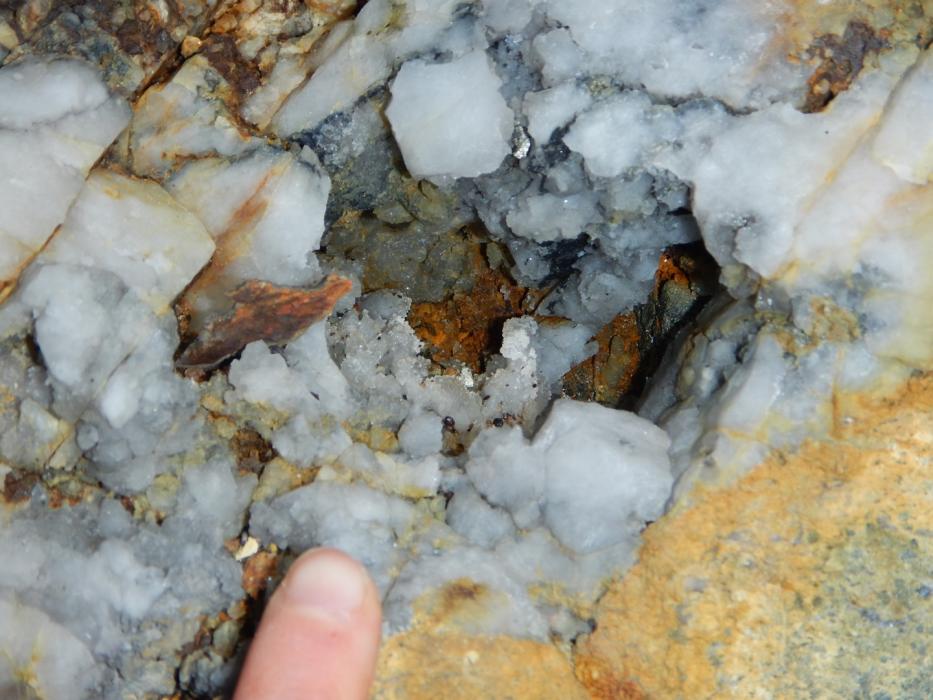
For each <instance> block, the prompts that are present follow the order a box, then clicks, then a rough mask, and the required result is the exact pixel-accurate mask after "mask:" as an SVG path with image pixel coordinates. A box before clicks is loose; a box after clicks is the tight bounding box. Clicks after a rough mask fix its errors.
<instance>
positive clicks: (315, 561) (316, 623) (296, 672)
mask: <svg viewBox="0 0 933 700" xmlns="http://www.w3.org/2000/svg"><path fill="white" fill-rule="evenodd" d="M381 618H382V614H381V609H380V604H379V593H378V591H377V590H376V586H375V585H374V584H373V582H372V580H371V579H370V578H369V576H368V575H367V573H366V570H365V569H364V568H363V567H362V566H360V564H358V563H357V562H356V561H354V560H353V559H351V558H350V557H348V556H347V555H346V554H343V553H342V552H339V551H337V550H334V549H316V550H311V551H309V552H306V553H305V554H303V555H302V556H301V557H299V558H298V559H297V560H296V561H295V563H294V564H293V565H292V567H291V568H290V569H289V571H288V574H287V575H286V577H285V580H284V581H283V582H282V585H280V586H279V588H278V589H277V590H276V592H275V594H274V595H273V596H272V598H271V599H270V601H269V604H268V606H267V607H266V610H265V612H264V613H263V617H262V622H261V623H260V626H259V630H258V632H257V633H256V637H255V639H254V640H253V642H252V645H251V646H250V650H249V654H248V655H247V657H246V662H245V664H244V666H243V671H242V673H241V674H240V679H239V682H238V684H237V689H236V692H235V694H234V700H266V699H269V700H272V699H273V698H274V699H275V700H297V699H299V698H301V699H302V700H319V699H320V700H363V699H364V698H366V697H368V694H369V687H370V685H371V683H372V678H373V671H374V669H375V665H376V655H377V652H378V649H379V630H380V625H381Z"/></svg>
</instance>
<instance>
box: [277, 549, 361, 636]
mask: <svg viewBox="0 0 933 700" xmlns="http://www.w3.org/2000/svg"><path fill="white" fill-rule="evenodd" d="M365 595H366V572H365V571H364V570H363V567H362V566H360V565H359V564H357V563H356V562H355V561H353V560H352V559H349V558H347V557H344V556H341V555H339V554H337V553H335V552H315V553H314V554H311V555H310V556H306V557H304V558H302V559H299V560H298V561H297V562H296V563H295V564H294V565H293V566H292V568H291V569H290V570H289V572H288V575H287V576H286V577H285V601H286V602H287V603H288V604H289V605H293V606H295V607H296V608H303V609H305V610H308V611H310V612H314V613H317V614H323V615H326V616H328V617H330V618H332V619H334V620H335V621H337V622H341V623H345V622H349V620H350V616H351V615H352V614H353V613H354V612H355V611H356V610H357V609H359V607H360V606H361V605H362V604H363V598H364V596H365Z"/></svg>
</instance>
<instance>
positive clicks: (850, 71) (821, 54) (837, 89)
mask: <svg viewBox="0 0 933 700" xmlns="http://www.w3.org/2000/svg"><path fill="white" fill-rule="evenodd" d="M885 45H886V41H885V40H884V38H882V36H881V35H879V34H878V33H876V32H875V30H873V29H872V28H871V27H870V26H868V25H867V24H865V23H864V22H860V21H850V22H849V23H848V25H846V29H845V32H843V34H842V36H838V35H836V34H826V35H823V36H821V37H818V38H817V39H816V40H815V41H814V42H813V45H812V47H811V48H810V52H811V54H812V55H813V56H814V57H816V58H818V59H819V60H820V63H819V65H818V66H817V68H816V70H815V71H813V74H812V75H811V76H810V78H809V80H808V81H807V85H808V88H809V90H808V92H807V97H806V101H805V102H804V106H803V111H804V112H819V111H820V110H822V109H824V108H825V107H826V105H828V104H829V103H830V102H831V101H832V100H833V98H835V97H836V95H838V94H839V93H841V92H845V91H846V90H848V89H849V86H850V85H851V84H852V81H853V80H855V78H856V77H857V76H858V74H859V73H860V72H861V70H862V66H863V65H864V64H865V58H866V57H867V56H868V55H869V54H872V53H877V52H878V51H879V50H880V49H882V48H884V47H885Z"/></svg>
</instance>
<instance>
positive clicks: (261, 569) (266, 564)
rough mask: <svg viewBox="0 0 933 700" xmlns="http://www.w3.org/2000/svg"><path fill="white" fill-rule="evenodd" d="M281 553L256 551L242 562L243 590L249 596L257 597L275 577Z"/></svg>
mask: <svg viewBox="0 0 933 700" xmlns="http://www.w3.org/2000/svg"><path fill="white" fill-rule="evenodd" d="M281 558H282V556H281V554H276V553H273V552H265V551H263V552H257V553H256V554H254V555H253V556H251V557H250V558H249V559H247V560H246V561H245V562H243V590H244V591H246V595H248V596H249V597H250V598H254V599H256V598H259V596H260V595H261V594H262V592H263V591H265V590H266V588H267V587H268V585H269V582H270V581H271V580H272V579H274V578H275V577H276V575H277V574H278V570H279V561H280V560H281Z"/></svg>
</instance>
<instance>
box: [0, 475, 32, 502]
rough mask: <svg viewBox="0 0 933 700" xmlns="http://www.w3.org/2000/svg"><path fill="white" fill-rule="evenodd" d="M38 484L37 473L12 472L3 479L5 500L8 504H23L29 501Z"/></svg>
mask: <svg viewBox="0 0 933 700" xmlns="http://www.w3.org/2000/svg"><path fill="white" fill-rule="evenodd" d="M38 483H39V475H38V474H36V473H35V472H19V471H11V472H9V473H8V474H7V475H6V476H5V477H4V479H3V499H4V500H5V501H6V502H7V503H23V502H25V501H27V500H29V496H30V495H31V494H32V489H33V487H34V486H35V485H36V484H38Z"/></svg>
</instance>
